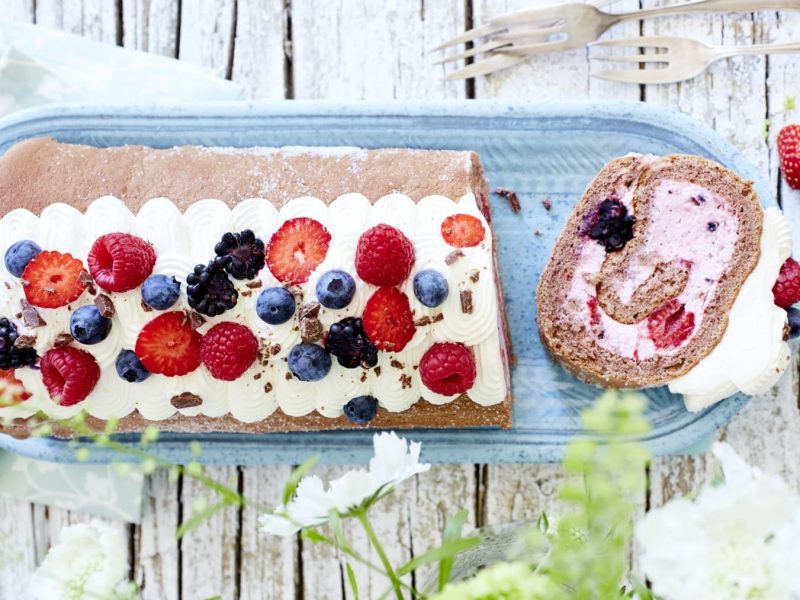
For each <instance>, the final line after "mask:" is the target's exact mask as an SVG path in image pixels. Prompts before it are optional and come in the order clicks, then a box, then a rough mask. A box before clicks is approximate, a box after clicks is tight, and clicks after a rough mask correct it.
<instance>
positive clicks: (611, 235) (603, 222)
mask: <svg viewBox="0 0 800 600" xmlns="http://www.w3.org/2000/svg"><path fill="white" fill-rule="evenodd" d="M635 222H636V219H635V217H634V216H633V215H629V214H628V209H627V207H626V206H625V205H624V204H623V203H622V202H620V201H619V200H612V199H606V200H603V201H602V202H601V203H600V204H599V205H598V206H597V208H595V209H594V210H592V211H591V212H590V213H589V214H587V215H586V216H584V217H583V226H582V227H581V231H580V233H581V235H586V236H589V237H590V238H591V239H593V240H595V241H597V242H598V243H600V244H601V245H603V246H605V247H606V252H615V251H616V250H621V249H622V248H624V247H625V244H627V243H628V242H629V241H630V240H631V238H633V224H634V223H635Z"/></svg>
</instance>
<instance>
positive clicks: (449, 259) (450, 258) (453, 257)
mask: <svg viewBox="0 0 800 600" xmlns="http://www.w3.org/2000/svg"><path fill="white" fill-rule="evenodd" d="M462 256H464V253H463V252H462V251H461V250H453V251H452V252H451V253H450V254H448V255H447V256H445V257H444V264H446V265H447V266H448V267H449V266H450V265H452V264H453V263H454V262H456V261H457V260H458V259H459V258H461V257H462Z"/></svg>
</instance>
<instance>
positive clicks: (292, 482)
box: [282, 454, 322, 506]
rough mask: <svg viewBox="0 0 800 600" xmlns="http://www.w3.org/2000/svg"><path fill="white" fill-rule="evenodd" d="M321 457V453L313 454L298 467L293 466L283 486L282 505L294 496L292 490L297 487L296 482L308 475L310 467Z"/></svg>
mask: <svg viewBox="0 0 800 600" xmlns="http://www.w3.org/2000/svg"><path fill="white" fill-rule="evenodd" d="M320 458H322V456H321V455H319V454H315V455H313V456H312V457H311V458H309V459H308V460H307V461H306V462H304V463H303V464H302V465H300V466H299V467H297V468H295V470H294V471H292V474H291V475H289V479H288V481H287V482H286V485H285V486H284V488H283V500H282V502H283V505H284V506H286V505H287V504H289V502H290V501H291V499H292V497H293V496H294V492H295V490H296V489H297V484H298V483H300V480H301V479H302V478H303V477H305V476H306V475H308V473H309V472H310V471H311V469H313V468H314V466H315V465H316V464H317V463H318V462H319V459H320Z"/></svg>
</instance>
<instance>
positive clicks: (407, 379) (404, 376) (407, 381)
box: [400, 373, 411, 390]
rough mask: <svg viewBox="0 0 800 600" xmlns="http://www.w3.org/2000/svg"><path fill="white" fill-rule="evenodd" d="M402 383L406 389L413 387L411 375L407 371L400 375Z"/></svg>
mask: <svg viewBox="0 0 800 600" xmlns="http://www.w3.org/2000/svg"><path fill="white" fill-rule="evenodd" d="M400 384H401V385H402V386H403V389H404V390H407V389H408V388H410V387H411V375H408V374H407V373H403V374H402V375H400Z"/></svg>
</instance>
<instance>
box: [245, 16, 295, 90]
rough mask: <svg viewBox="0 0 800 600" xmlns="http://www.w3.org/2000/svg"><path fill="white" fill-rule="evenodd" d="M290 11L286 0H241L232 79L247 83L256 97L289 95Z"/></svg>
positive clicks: (247, 88) (246, 87)
mask: <svg viewBox="0 0 800 600" xmlns="http://www.w3.org/2000/svg"><path fill="white" fill-rule="evenodd" d="M287 28H288V15H287V13H286V10H285V8H284V1H283V0H239V2H238V4H237V18H236V41H235V45H234V54H233V80H234V81H237V82H239V83H241V84H242V85H244V86H245V95H246V97H247V98H252V99H254V100H276V99H282V98H284V97H285V96H286V79H287V72H286V70H287V69H288V68H290V65H289V63H288V57H287V54H286V52H287V51H288V52H290V51H291V49H290V48H289V47H288V45H285V44H284V40H285V39H286V38H287V37H288V30H287Z"/></svg>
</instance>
